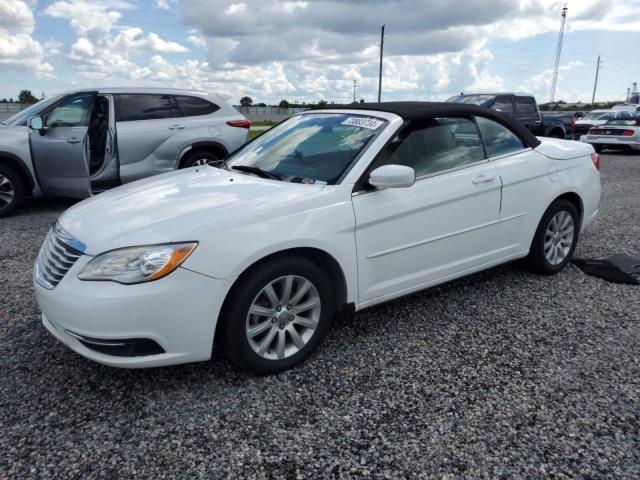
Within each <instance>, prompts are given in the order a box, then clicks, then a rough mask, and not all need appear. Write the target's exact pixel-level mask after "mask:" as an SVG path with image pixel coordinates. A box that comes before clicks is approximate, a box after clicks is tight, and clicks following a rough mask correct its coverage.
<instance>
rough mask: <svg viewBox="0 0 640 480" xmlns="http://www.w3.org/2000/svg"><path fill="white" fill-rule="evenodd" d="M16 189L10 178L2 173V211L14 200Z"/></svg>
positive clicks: (0, 176)
mask: <svg viewBox="0 0 640 480" xmlns="http://www.w3.org/2000/svg"><path fill="white" fill-rule="evenodd" d="M14 195H15V189H14V186H13V183H11V180H9V178H7V177H5V176H4V175H2V174H1V173H0V209H2V208H4V207H6V206H7V205H9V204H10V203H11V201H12V200H13V196H14Z"/></svg>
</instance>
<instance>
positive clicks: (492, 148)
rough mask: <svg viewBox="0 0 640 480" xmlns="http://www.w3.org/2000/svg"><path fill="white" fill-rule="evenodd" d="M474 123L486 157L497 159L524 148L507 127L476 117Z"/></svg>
mask: <svg viewBox="0 0 640 480" xmlns="http://www.w3.org/2000/svg"><path fill="white" fill-rule="evenodd" d="M476 122H477V123H478V128H480V133H481V134H482V139H483V140H484V147H485V149H486V150H487V156H489V157H497V156H499V155H506V154H507V153H511V152H517V151H518V150H522V149H524V148H526V147H525V145H524V143H522V140H520V138H519V137H518V136H517V135H516V134H515V133H513V132H512V131H511V130H509V129H508V128H507V127H505V126H503V125H501V124H499V123H497V122H494V121H493V120H489V119H486V118H483V117H476Z"/></svg>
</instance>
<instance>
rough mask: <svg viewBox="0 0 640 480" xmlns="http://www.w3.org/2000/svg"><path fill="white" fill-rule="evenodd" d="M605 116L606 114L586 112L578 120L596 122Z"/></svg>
mask: <svg viewBox="0 0 640 480" xmlns="http://www.w3.org/2000/svg"><path fill="white" fill-rule="evenodd" d="M604 115H607V113H606V112H587V113H585V114H583V115H582V118H581V119H580V120H597V119H598V118H600V117H602V116H604Z"/></svg>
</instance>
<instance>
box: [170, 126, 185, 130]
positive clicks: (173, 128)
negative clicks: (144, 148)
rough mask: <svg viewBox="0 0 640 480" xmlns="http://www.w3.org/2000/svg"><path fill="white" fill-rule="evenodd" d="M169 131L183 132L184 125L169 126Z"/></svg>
mask: <svg viewBox="0 0 640 480" xmlns="http://www.w3.org/2000/svg"><path fill="white" fill-rule="evenodd" d="M169 130H184V125H171V126H170V127H169Z"/></svg>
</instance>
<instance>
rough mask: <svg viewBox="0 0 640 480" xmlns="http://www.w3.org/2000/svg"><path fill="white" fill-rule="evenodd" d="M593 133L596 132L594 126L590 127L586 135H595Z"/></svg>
mask: <svg viewBox="0 0 640 480" xmlns="http://www.w3.org/2000/svg"><path fill="white" fill-rule="evenodd" d="M595 134H596V129H595V128H590V129H589V131H588V132H587V135H595Z"/></svg>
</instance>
